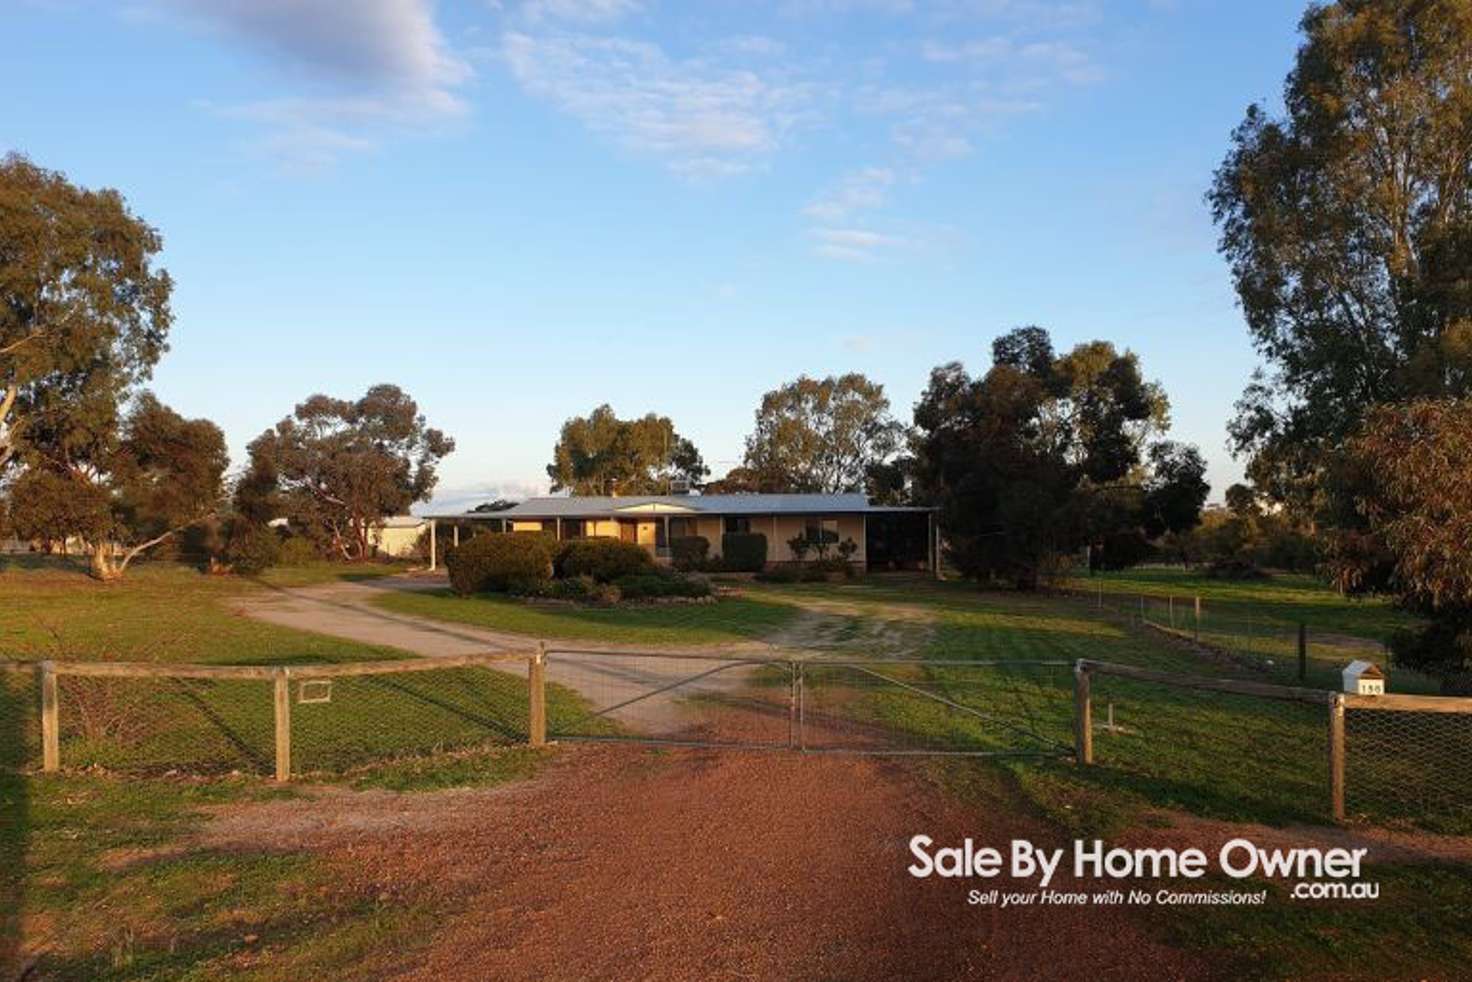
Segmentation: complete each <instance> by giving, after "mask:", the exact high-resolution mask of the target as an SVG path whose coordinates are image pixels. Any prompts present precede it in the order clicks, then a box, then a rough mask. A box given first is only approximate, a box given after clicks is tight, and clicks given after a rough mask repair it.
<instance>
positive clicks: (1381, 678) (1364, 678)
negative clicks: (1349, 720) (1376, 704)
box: [1344, 660, 1385, 696]
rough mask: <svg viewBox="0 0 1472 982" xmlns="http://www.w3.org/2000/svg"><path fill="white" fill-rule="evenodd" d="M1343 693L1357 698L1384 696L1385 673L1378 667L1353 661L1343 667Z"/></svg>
mask: <svg viewBox="0 0 1472 982" xmlns="http://www.w3.org/2000/svg"><path fill="white" fill-rule="evenodd" d="M1344 691H1345V692H1350V693H1353V694H1354V695H1357V696H1383V695H1385V673H1384V672H1382V671H1380V668H1379V666H1377V665H1375V664H1373V663H1371V662H1367V661H1359V660H1355V661H1352V662H1350V663H1349V664H1348V665H1345V666H1344Z"/></svg>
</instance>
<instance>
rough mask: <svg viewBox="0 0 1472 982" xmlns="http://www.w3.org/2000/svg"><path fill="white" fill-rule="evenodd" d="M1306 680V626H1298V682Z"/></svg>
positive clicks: (1302, 624) (1301, 624) (1300, 624)
mask: <svg viewBox="0 0 1472 982" xmlns="http://www.w3.org/2000/svg"><path fill="white" fill-rule="evenodd" d="M1306 678H1308V625H1307V624H1304V623H1301V622H1300V623H1299V625H1298V681H1300V682H1302V681H1303V680H1304V679H1306Z"/></svg>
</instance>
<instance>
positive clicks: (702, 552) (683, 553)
mask: <svg viewBox="0 0 1472 982" xmlns="http://www.w3.org/2000/svg"><path fill="white" fill-rule="evenodd" d="M709 556H710V540H709V539H707V538H706V537H705V536H703V535H680V536H676V537H675V538H673V539H670V558H671V559H672V560H674V563H675V569H703V568H704V567H705V564H706V561H707V558H708V557H709Z"/></svg>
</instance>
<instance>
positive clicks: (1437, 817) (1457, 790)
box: [1344, 699, 1472, 835]
mask: <svg viewBox="0 0 1472 982" xmlns="http://www.w3.org/2000/svg"><path fill="white" fill-rule="evenodd" d="M1436 702H1441V703H1442V704H1443V705H1442V706H1440V707H1438V708H1439V709H1441V710H1443V711H1435V712H1433V711H1425V710H1417V709H1414V708H1404V709H1378V708H1367V707H1363V706H1361V705H1359V704H1351V705H1350V706H1348V707H1347V708H1346V710H1345V713H1344V744H1345V798H1346V801H1345V810H1346V813H1347V814H1348V815H1349V816H1350V817H1351V818H1358V819H1363V820H1366V821H1373V822H1381V823H1391V824H1396V823H1404V822H1410V823H1413V824H1415V825H1418V826H1420V827H1422V828H1426V829H1430V830H1433V831H1437V832H1446V833H1450V834H1456V835H1469V834H1472V764H1469V762H1472V699H1448V700H1437V701H1436ZM1426 704H1427V705H1431V704H1434V703H1433V702H1432V701H1430V700H1428V701H1426ZM1456 705H1460V706H1462V707H1465V708H1463V709H1462V710H1461V711H1459V712H1448V711H1445V709H1447V708H1452V707H1454V706H1456Z"/></svg>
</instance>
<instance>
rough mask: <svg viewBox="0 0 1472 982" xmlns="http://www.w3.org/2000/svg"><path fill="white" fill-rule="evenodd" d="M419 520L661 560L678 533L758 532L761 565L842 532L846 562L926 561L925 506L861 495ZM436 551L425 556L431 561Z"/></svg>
mask: <svg viewBox="0 0 1472 982" xmlns="http://www.w3.org/2000/svg"><path fill="white" fill-rule="evenodd" d="M426 517H427V518H428V519H429V521H430V524H431V526H432V527H439V526H441V525H443V526H448V527H449V529H450V536H451V543H452V544H458V543H459V541H460V535H461V533H462V531H464V532H467V533H472V534H473V533H475V532H485V531H490V532H544V533H546V534H548V535H551V536H554V537H556V538H557V539H579V538H590V537H597V536H603V537H608V538H618V539H622V540H624V541H625V542H637V543H638V544H639V545H642V546H644V547H645V548H646V549H648V550H649V551H650V552H651V553H653V555H654V557H655V559H656V560H658V561H660V562H668V561H669V558H670V551H669V543H670V542H671V540H673V539H677V538H680V537H681V536H691V535H698V536H702V537H704V538H705V539H706V540H707V541H708V542H709V543H710V555H711V556H712V557H715V556H719V555H720V553H721V537H722V536H723V535H724V534H726V533H728V532H759V533H761V534H762V535H764V536H766V539H767V562H768V564H769V565H770V564H777V563H788V562H795V561H796V560H797V558H798V557H797V556H796V555H795V554H794V553H793V552H792V549H791V547H790V546H789V545H788V540H790V539H794V538H797V537H798V536H803V537H805V538H807V539H808V540H809V541H813V542H816V541H818V540H819V539H820V538H822V539H824V540H826V541H828V542H830V543H837V542H843V541H844V540H846V539H852V540H853V542H854V544H855V545H856V546H857V549H856V550H855V552H854V554H853V557H852V559H851V562H853V563H854V564H855V565H859V566H861V567H863V568H866V569H923V570H934V569H935V568H936V562H935V553H936V548H937V546H936V543H937V534H936V525H935V516H934V512H933V510H932V509H930V508H916V507H899V506H891V505H875V504H871V503H870V502H869V499H868V498H867V497H865V496H864V495H862V494H665V495H630V496H628V497H579V496H570V497H547V498H531V499H528V500H526V501H523V502H521V503H520V504H518V505H516V506H514V507H512V508H509V509H506V510H504V511H496V512H465V513H462V514H457V515H429V516H426ZM442 535H443V532H440V533H438V534H437V536H436V538H438V537H439V536H442ZM441 545H442V543H441ZM437 550H438V547H437V548H436V550H435V551H432V553H431V558H430V566H431V568H433V567H434V565H435V562H436V558H437ZM830 555H832V553H831V552H830Z"/></svg>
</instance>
